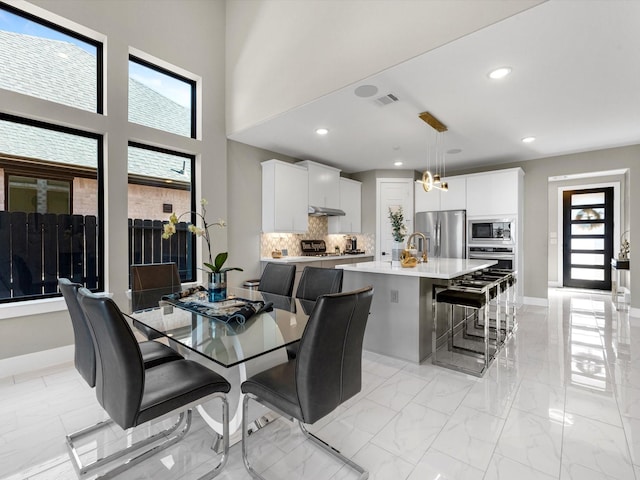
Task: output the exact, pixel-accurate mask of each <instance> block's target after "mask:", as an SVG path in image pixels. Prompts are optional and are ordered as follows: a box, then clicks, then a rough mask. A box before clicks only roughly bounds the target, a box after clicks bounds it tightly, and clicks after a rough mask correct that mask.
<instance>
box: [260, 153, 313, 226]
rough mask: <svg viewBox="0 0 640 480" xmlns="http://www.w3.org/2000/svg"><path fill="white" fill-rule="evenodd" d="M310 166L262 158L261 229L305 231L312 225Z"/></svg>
mask: <svg viewBox="0 0 640 480" xmlns="http://www.w3.org/2000/svg"><path fill="white" fill-rule="evenodd" d="M307 175H308V173H307V169H306V168H304V167H301V166H298V165H294V164H291V163H286V162H282V161H280V160H267V161H266V162H262V231H263V232H264V233H267V232H284V233H305V232H306V231H307V230H308V228H309V215H308V213H309V208H308V205H309V203H308V194H309V184H308V177H307Z"/></svg>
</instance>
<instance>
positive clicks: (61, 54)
mask: <svg viewBox="0 0 640 480" xmlns="http://www.w3.org/2000/svg"><path fill="white" fill-rule="evenodd" d="M58 56H59V57H60V58H69V55H67V54H66V53H64V52H58Z"/></svg>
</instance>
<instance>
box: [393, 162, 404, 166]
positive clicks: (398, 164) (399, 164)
mask: <svg viewBox="0 0 640 480" xmlns="http://www.w3.org/2000/svg"><path fill="white" fill-rule="evenodd" d="M393 164H394V165H395V166H396V167H400V166H402V162H393Z"/></svg>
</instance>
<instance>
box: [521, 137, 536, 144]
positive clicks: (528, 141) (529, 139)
mask: <svg viewBox="0 0 640 480" xmlns="http://www.w3.org/2000/svg"><path fill="white" fill-rule="evenodd" d="M535 141H536V137H524V138H523V139H522V143H531V142H535Z"/></svg>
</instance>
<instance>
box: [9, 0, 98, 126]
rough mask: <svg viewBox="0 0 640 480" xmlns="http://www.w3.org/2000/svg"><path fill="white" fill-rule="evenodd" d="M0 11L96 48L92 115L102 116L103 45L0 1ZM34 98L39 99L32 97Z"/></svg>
mask: <svg viewBox="0 0 640 480" xmlns="http://www.w3.org/2000/svg"><path fill="white" fill-rule="evenodd" d="M0 10H6V11H7V12H9V13H12V14H14V15H17V16H19V17H22V18H25V19H26V20H29V21H32V22H35V23H38V24H40V25H42V26H44V27H47V28H50V29H52V30H56V31H57V32H60V33H62V34H64V35H68V36H69V37H73V38H75V39H76V40H80V41H81V42H84V43H88V44H89V45H92V46H94V47H95V48H96V75H97V78H96V87H97V91H96V103H97V105H96V111H95V112H93V113H97V114H98V115H104V52H103V49H104V44H103V42H100V41H98V40H95V39H93V38H90V37H87V36H85V35H82V34H81V33H78V32H75V31H73V30H71V29H69V28H66V27H63V26H61V25H58V24H56V23H54V22H51V21H49V20H46V19H44V18H42V17H38V16H37V15H34V14H32V13H29V12H26V11H24V10H20V9H19V8H16V7H14V6H12V5H9V4H7V3H5V2H3V1H1V0H0ZM30 96H32V95H30ZM34 98H39V97H34ZM45 101H50V102H52V103H56V104H57V103H58V102H54V101H52V100H45ZM71 108H78V107H71ZM85 111H86V110H85Z"/></svg>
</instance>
